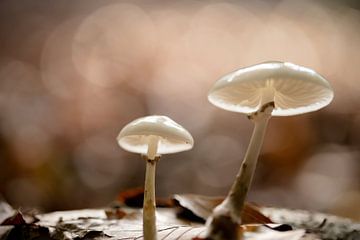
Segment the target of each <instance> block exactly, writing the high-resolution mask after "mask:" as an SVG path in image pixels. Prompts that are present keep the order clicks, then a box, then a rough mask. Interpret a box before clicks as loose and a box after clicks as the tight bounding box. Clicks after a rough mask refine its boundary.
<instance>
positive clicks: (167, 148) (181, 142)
mask: <svg viewBox="0 0 360 240" xmlns="http://www.w3.org/2000/svg"><path fill="white" fill-rule="evenodd" d="M151 136H155V137H158V141H159V142H158V148H157V154H167V153H176V152H182V151H186V150H190V149H191V148H192V147H193V145H194V140H193V138H192V136H191V134H190V133H189V132H188V131H187V130H186V129H185V128H183V127H182V126H180V125H179V124H177V123H176V122H175V121H173V120H172V119H170V118H169V117H166V116H156V115H154V116H147V117H143V118H138V119H136V120H134V121H132V122H130V123H129V124H127V125H126V126H125V127H124V128H123V129H122V130H121V131H120V134H119V136H118V137H117V140H118V143H119V145H120V146H121V147H122V148H124V149H125V150H127V151H129V152H134V153H141V154H146V153H147V150H148V144H149V141H150V137H151Z"/></svg>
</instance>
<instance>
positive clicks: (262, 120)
mask: <svg viewBox="0 0 360 240" xmlns="http://www.w3.org/2000/svg"><path fill="white" fill-rule="evenodd" d="M273 109H274V102H270V103H267V104H265V105H263V106H262V107H261V109H260V110H259V111H257V112H255V113H253V114H252V115H250V116H249V119H251V120H252V121H253V122H254V123H255V127H254V131H253V134H252V136H251V139H250V144H249V146H248V149H247V151H246V154H245V157H244V161H243V162H242V164H241V167H240V170H239V172H238V174H237V176H236V180H235V182H234V184H233V185H232V187H231V189H230V192H229V194H228V196H227V197H226V198H225V200H224V201H223V202H222V203H221V204H220V205H219V206H217V207H216V208H215V209H214V211H213V214H212V216H211V217H210V218H209V219H208V221H207V223H206V225H207V237H208V239H212V240H225V239H226V240H231V239H238V227H237V226H238V224H240V223H241V212H242V209H243V207H244V203H245V199H246V195H247V192H248V190H249V187H250V185H251V181H252V178H253V175H254V172H255V168H256V163H257V159H258V157H259V153H260V149H261V146H262V143H263V140H264V135H265V131H266V127H267V124H268V121H269V119H270V117H271V113H272V110H273Z"/></svg>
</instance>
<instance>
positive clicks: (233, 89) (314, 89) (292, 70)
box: [206, 61, 333, 239]
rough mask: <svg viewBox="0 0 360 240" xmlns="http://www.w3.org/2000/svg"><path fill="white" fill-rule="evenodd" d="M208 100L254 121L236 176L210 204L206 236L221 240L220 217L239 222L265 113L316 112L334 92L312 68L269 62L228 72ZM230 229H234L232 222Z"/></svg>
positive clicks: (262, 133) (266, 114)
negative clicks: (225, 192) (220, 199)
mask: <svg viewBox="0 0 360 240" xmlns="http://www.w3.org/2000/svg"><path fill="white" fill-rule="evenodd" d="M208 99H209V101H210V102H211V103H212V104H214V105H215V106H217V107H219V108H223V109H225V110H228V111H233V112H241V113H245V114H248V118H249V119H250V120H252V121H253V122H254V124H255V127H254V130H253V133H252V136H251V139H250V143H249V146H248V149H247V151H246V153H245V157H244V160H243V162H242V164H241V167H240V169H239V172H238V174H237V176H236V180H235V182H234V183H233V185H232V187H231V189H230V192H229V193H228V195H227V197H226V198H225V200H224V201H223V202H222V203H221V204H220V205H218V206H217V207H216V208H215V209H214V211H213V213H212V215H211V217H209V218H208V220H207V223H206V224H207V236H208V237H209V238H210V239H225V237H224V236H225V235H224V234H225V233H224V232H222V230H221V226H220V225H221V223H224V222H229V223H232V225H233V226H237V224H240V223H241V217H240V216H241V211H242V209H243V206H244V202H245V198H246V195H247V192H248V190H249V187H250V184H251V181H252V177H253V174H254V171H255V167H256V163H257V159H258V157H259V153H260V149H261V146H262V143H263V139H264V135H265V131H266V127H267V124H268V120H269V119H270V117H271V116H290V115H297V114H302V113H306V112H312V111H316V110H318V109H320V108H322V107H324V106H326V105H328V104H329V103H330V102H331V100H332V99H333V91H332V89H331V86H330V85H329V83H328V82H327V81H326V80H325V79H324V78H323V77H322V76H321V75H319V74H318V73H316V72H315V71H313V70H311V69H309V68H306V67H302V66H298V65H295V64H292V63H288V62H275V61H274V62H264V63H261V64H258V65H253V66H250V67H246V68H241V69H239V70H236V71H234V72H232V73H230V74H227V75H226V76H224V77H222V78H221V79H220V80H218V81H217V82H216V83H215V85H214V86H213V87H212V89H211V90H210V92H209V95H208ZM233 231H234V232H235V231H236V229H235V227H233ZM235 235H236V234H235ZM235 235H234V236H235Z"/></svg>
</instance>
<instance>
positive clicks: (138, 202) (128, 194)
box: [117, 187, 174, 208]
mask: <svg viewBox="0 0 360 240" xmlns="http://www.w3.org/2000/svg"><path fill="white" fill-rule="evenodd" d="M117 201H118V202H119V204H120V205H125V206H128V207H138V208H142V206H143V201H144V188H142V187H138V188H131V189H128V190H125V191H122V192H120V193H119V195H118V198H117ZM156 206H157V207H173V206H174V201H173V200H172V199H170V198H156Z"/></svg>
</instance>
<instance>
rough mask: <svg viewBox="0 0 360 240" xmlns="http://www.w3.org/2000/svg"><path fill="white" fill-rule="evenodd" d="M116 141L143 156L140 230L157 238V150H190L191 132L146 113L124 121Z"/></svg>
mask: <svg viewBox="0 0 360 240" xmlns="http://www.w3.org/2000/svg"><path fill="white" fill-rule="evenodd" d="M117 140H118V143H119V145H120V146H121V147H122V148H123V149H125V150H127V151H129V152H134V153H140V154H142V155H143V156H144V158H145V160H146V173H145V187H144V189H145V190H144V205H143V233H144V239H145V240H155V239H157V231H156V216H155V209H156V205H155V167H156V163H157V161H158V160H159V159H160V155H161V154H168V153H176V152H182V151H186V150H190V149H191V148H192V147H193V145H194V140H193V138H192V136H191V134H190V133H189V132H188V131H187V130H186V129H184V128H183V127H182V126H180V125H179V124H177V123H176V122H174V121H173V120H171V119H170V118H169V117H166V116H156V115H154V116H147V117H143V118H138V119H136V120H134V121H132V122H130V123H129V124H127V125H126V126H125V127H124V128H123V129H122V130H121V132H120V134H119V136H118V137H117Z"/></svg>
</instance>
